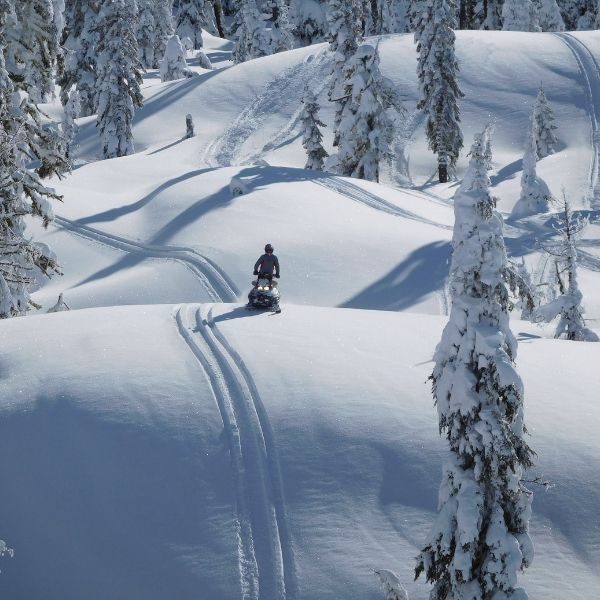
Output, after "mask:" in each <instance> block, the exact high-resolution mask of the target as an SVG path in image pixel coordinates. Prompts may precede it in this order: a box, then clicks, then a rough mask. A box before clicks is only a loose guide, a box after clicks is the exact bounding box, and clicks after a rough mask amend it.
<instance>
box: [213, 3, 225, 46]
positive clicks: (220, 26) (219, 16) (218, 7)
mask: <svg viewBox="0 0 600 600" xmlns="http://www.w3.org/2000/svg"><path fill="white" fill-rule="evenodd" d="M213 7H214V9H215V23H216V24H217V31H218V32H219V37H220V38H225V17H224V15H223V5H222V4H221V0H213Z"/></svg>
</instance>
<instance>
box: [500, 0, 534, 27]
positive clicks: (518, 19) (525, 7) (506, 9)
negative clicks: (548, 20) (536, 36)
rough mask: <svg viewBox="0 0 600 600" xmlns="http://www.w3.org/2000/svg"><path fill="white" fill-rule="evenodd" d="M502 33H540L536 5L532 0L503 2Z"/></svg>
mask: <svg viewBox="0 0 600 600" xmlns="http://www.w3.org/2000/svg"><path fill="white" fill-rule="evenodd" d="M502 29H504V31H540V26H539V20H538V10H537V5H536V4H535V2H534V1H533V0H504V5H503V7H502Z"/></svg>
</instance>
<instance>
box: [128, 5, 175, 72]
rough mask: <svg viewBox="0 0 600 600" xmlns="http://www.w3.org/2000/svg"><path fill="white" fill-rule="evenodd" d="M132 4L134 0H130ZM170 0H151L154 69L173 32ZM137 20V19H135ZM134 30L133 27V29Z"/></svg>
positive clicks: (158, 64) (163, 53) (156, 67)
mask: <svg viewBox="0 0 600 600" xmlns="http://www.w3.org/2000/svg"><path fill="white" fill-rule="evenodd" d="M131 1H132V2H133V3H134V4H135V1H136V0H131ZM171 4H172V3H171V0H152V3H151V6H152V10H153V16H154V65H153V67H154V68H155V69H158V68H159V67H160V63H161V61H162V59H163V56H164V55H165V51H166V49H167V43H168V42H169V39H171V36H172V35H173V33H174V30H173V11H172V10H171ZM136 22H137V19H136ZM134 31H135V29H134Z"/></svg>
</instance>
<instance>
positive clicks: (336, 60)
mask: <svg viewBox="0 0 600 600" xmlns="http://www.w3.org/2000/svg"><path fill="white" fill-rule="evenodd" d="M327 22H328V25H329V49H330V50H331V52H332V53H333V69H332V72H333V77H332V81H331V87H330V89H329V100H330V101H332V102H335V105H336V108H335V119H334V128H333V145H334V146H337V145H338V143H339V139H340V135H339V132H338V129H339V126H340V122H341V120H342V113H343V112H344V107H345V106H346V102H347V96H346V93H345V90H344V86H345V67H346V65H347V63H348V61H349V60H350V59H351V57H352V56H354V54H355V53H356V50H357V49H358V44H359V42H360V40H361V23H360V7H359V5H358V2H357V0H329V4H328V6H327Z"/></svg>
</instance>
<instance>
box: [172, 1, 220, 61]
mask: <svg viewBox="0 0 600 600" xmlns="http://www.w3.org/2000/svg"><path fill="white" fill-rule="evenodd" d="M207 8H210V9H212V4H211V3H210V1H208V0H182V1H181V2H180V4H179V9H178V12H177V21H176V26H175V31H176V32H177V35H178V36H179V37H180V38H181V39H183V38H184V37H189V38H190V39H191V40H192V41H193V42H194V48H195V49H198V48H202V46H203V41H202V30H203V29H206V30H208V28H209V26H211V28H212V29H213V31H212V32H211V33H214V32H215V31H216V29H215V28H214V18H212V19H211V18H210V15H209V14H207Z"/></svg>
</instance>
